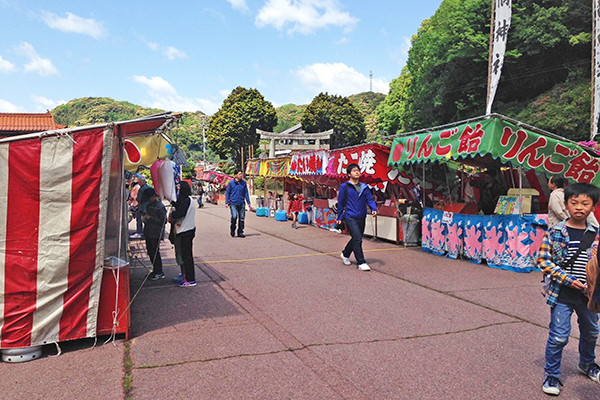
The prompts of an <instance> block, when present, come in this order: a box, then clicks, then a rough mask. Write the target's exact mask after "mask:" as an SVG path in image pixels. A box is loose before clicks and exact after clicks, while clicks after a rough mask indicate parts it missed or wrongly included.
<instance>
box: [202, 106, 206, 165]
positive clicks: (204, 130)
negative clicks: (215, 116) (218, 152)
mask: <svg viewBox="0 0 600 400" xmlns="http://www.w3.org/2000/svg"><path fill="white" fill-rule="evenodd" d="M202 161H203V162H204V167H205V168H206V115H203V116H202Z"/></svg>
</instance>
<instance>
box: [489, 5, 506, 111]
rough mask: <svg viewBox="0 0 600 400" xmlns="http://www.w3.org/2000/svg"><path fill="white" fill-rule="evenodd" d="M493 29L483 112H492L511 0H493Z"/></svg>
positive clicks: (502, 58) (504, 49) (502, 59)
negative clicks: (485, 101) (488, 81)
mask: <svg viewBox="0 0 600 400" xmlns="http://www.w3.org/2000/svg"><path fill="white" fill-rule="evenodd" d="M494 1H495V9H496V11H495V15H494V31H493V35H492V38H493V40H492V52H491V53H490V84H489V88H488V89H489V90H488V99H487V106H486V110H485V113H486V114H487V115H489V114H491V112H492V103H493V102H494V97H495V96H496V89H498V83H499V82H500V75H501V74H502V66H503V65H504V53H505V52H506V41H507V39H508V30H509V28H510V19H511V15H512V4H511V0H494Z"/></svg>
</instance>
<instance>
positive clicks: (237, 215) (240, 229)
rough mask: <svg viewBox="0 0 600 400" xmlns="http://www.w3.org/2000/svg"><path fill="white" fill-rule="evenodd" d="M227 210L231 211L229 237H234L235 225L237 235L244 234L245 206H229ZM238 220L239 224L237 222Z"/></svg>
mask: <svg viewBox="0 0 600 400" xmlns="http://www.w3.org/2000/svg"><path fill="white" fill-rule="evenodd" d="M229 210H231V227H230V228H229V229H230V231H231V236H234V235H235V225H236V223H237V234H238V235H243V234H244V220H245V219H246V205H245V204H230V205H229ZM238 219H239V222H238Z"/></svg>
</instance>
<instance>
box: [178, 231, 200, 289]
mask: <svg viewBox="0 0 600 400" xmlns="http://www.w3.org/2000/svg"><path fill="white" fill-rule="evenodd" d="M179 238H180V239H181V258H182V259H183V269H184V271H185V280H186V281H188V282H192V281H195V280H196V271H195V266H194V253H193V251H192V244H193V242H194V235H189V236H179Z"/></svg>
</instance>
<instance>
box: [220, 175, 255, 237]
mask: <svg viewBox="0 0 600 400" xmlns="http://www.w3.org/2000/svg"><path fill="white" fill-rule="evenodd" d="M242 176H243V174H242V170H241V169H238V170H236V171H235V179H234V180H232V181H231V182H229V184H228V185H227V191H226V192H225V206H227V207H229V209H230V210H231V227H230V232H229V233H230V234H231V237H234V236H235V225H236V223H237V235H238V237H241V238H243V237H246V236H245V235H244V219H245V218H246V205H245V204H244V200H245V201H246V202H247V203H248V205H250V196H249V195H248V186H247V185H246V181H244V180H243V179H242ZM238 219H239V222H238Z"/></svg>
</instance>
